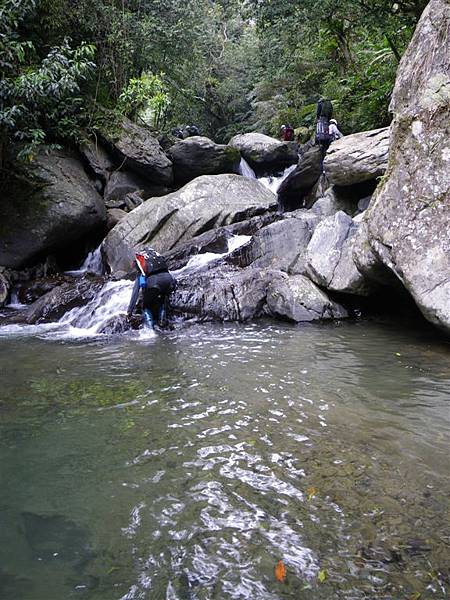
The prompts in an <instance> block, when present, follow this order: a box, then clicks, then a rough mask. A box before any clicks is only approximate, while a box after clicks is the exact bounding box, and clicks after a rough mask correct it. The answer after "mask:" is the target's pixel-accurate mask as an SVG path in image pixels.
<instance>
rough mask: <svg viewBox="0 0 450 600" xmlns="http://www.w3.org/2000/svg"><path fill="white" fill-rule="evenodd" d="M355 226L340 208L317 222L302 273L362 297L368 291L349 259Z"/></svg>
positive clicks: (321, 284) (365, 282)
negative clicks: (304, 272)
mask: <svg viewBox="0 0 450 600" xmlns="http://www.w3.org/2000/svg"><path fill="white" fill-rule="evenodd" d="M357 229H358V226H357V224H356V223H355V222H354V221H353V219H352V218H351V217H350V216H349V215H347V214H346V213H344V212H342V211H339V212H337V213H336V214H335V215H333V216H330V217H327V218H326V219H324V220H323V221H322V222H321V223H319V225H318V226H317V227H316V229H315V231H314V234H313V236H312V238H311V241H310V243H309V245H308V248H307V251H306V272H307V274H308V277H309V278H310V279H311V280H312V281H314V282H315V283H317V284H318V285H320V286H322V287H325V288H326V289H328V290H331V291H335V292H344V293H350V294H357V295H362V296H365V295H368V294H369V293H370V292H371V291H372V287H373V286H370V284H369V283H368V282H367V281H366V278H365V277H364V275H363V274H362V273H361V272H360V271H359V270H358V268H357V267H356V264H355V262H354V260H353V242H354V236H355V234H356V231H357Z"/></svg>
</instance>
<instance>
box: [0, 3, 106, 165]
mask: <svg viewBox="0 0 450 600" xmlns="http://www.w3.org/2000/svg"><path fill="white" fill-rule="evenodd" d="M34 6H35V3H34V0H8V1H7V2H6V3H5V5H4V6H3V8H2V11H1V17H2V21H1V29H0V32H1V33H0V40H1V50H2V56H4V57H5V58H4V59H3V60H2V63H1V80H0V131H1V141H2V145H4V144H6V143H7V142H8V141H9V142H12V141H14V142H21V143H22V145H21V149H20V151H19V154H18V157H19V158H22V159H25V160H30V159H32V157H33V155H34V153H35V151H36V149H37V147H38V146H40V145H41V144H42V143H44V142H46V141H47V140H50V141H51V140H58V139H62V140H67V139H70V138H72V137H74V136H76V135H77V133H78V131H79V121H80V114H81V113H82V107H83V99H82V97H81V89H80V83H81V82H82V81H84V80H86V78H87V77H89V75H90V73H91V72H92V70H93V69H94V67H95V64H94V63H93V62H92V59H93V58H94V54H95V48H94V46H93V45H91V44H86V43H83V44H81V45H80V46H78V47H76V48H71V46H70V43H69V40H68V39H65V40H63V42H62V44H61V45H60V46H58V47H54V48H51V49H50V51H49V52H48V53H47V55H46V56H45V57H44V58H43V59H42V60H40V59H39V58H38V56H37V53H36V48H35V46H34V44H33V43H32V42H31V41H30V40H21V38H20V36H19V28H20V26H21V25H22V22H23V21H24V20H25V19H27V18H29V17H31V16H32V14H33V9H34Z"/></svg>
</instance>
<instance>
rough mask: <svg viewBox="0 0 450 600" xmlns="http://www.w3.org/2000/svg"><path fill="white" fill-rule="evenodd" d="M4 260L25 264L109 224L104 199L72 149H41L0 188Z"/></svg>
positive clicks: (1, 257)
mask: <svg viewBox="0 0 450 600" xmlns="http://www.w3.org/2000/svg"><path fill="white" fill-rule="evenodd" d="M0 212H1V214H2V218H1V223H0V265H3V266H6V267H12V268H21V267H24V266H27V265H29V264H30V263H32V262H33V261H36V260H37V259H38V258H40V257H41V256H42V255H44V254H45V253H48V252H50V251H52V250H55V249H58V248H65V247H68V246H70V245H72V244H73V243H74V242H76V241H77V240H80V239H82V238H83V237H85V236H86V235H88V234H90V233H95V232H96V231H98V230H99V229H101V228H102V227H104V225H105V221H106V210H105V206H104V204H103V201H102V198H101V197H100V195H99V194H98V192H97V191H96V190H95V188H94V186H93V184H92V182H91V181H90V180H89V178H88V176H87V175H86V173H85V171H84V169H83V167H82V165H81V163H80V161H79V160H78V159H77V158H76V157H75V156H74V155H72V154H71V153H70V152H65V151H51V152H49V153H48V154H47V153H46V152H44V151H42V152H40V153H39V154H38V155H37V157H36V159H35V160H34V162H33V163H32V164H31V165H29V166H28V167H27V168H26V171H25V172H24V173H22V175H21V176H20V178H19V177H16V178H12V179H11V180H10V181H9V182H8V193H5V190H3V192H2V193H0Z"/></svg>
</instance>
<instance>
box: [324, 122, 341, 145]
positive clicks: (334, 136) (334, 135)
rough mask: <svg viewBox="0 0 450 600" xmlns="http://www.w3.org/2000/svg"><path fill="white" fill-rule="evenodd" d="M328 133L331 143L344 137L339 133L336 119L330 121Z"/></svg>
mask: <svg viewBox="0 0 450 600" xmlns="http://www.w3.org/2000/svg"><path fill="white" fill-rule="evenodd" d="M328 133H329V134H330V138H331V141H332V142H335V141H336V140H340V139H341V137H344V134H343V133H342V132H341V131H339V129H338V126H337V121H336V119H330V126H329V127H328Z"/></svg>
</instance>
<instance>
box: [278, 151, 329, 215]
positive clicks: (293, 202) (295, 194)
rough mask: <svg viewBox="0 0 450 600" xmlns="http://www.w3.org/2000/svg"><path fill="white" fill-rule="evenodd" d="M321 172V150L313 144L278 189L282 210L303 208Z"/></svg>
mask: <svg viewBox="0 0 450 600" xmlns="http://www.w3.org/2000/svg"><path fill="white" fill-rule="evenodd" d="M321 173H322V168H321V150H320V147H319V146H312V147H311V148H309V149H307V150H306V152H305V153H304V154H303V155H302V156H301V157H300V159H299V162H298V165H297V167H296V168H295V170H294V171H292V173H290V174H289V175H288V176H287V177H286V179H285V180H284V181H283V182H282V184H281V185H280V187H279V189H278V202H279V204H280V206H281V208H282V210H284V211H289V210H296V209H298V208H302V207H303V206H304V203H305V198H306V196H307V195H308V193H309V192H310V191H311V190H312V189H313V187H314V186H315V185H316V183H317V182H318V180H319V178H320V175H321Z"/></svg>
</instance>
